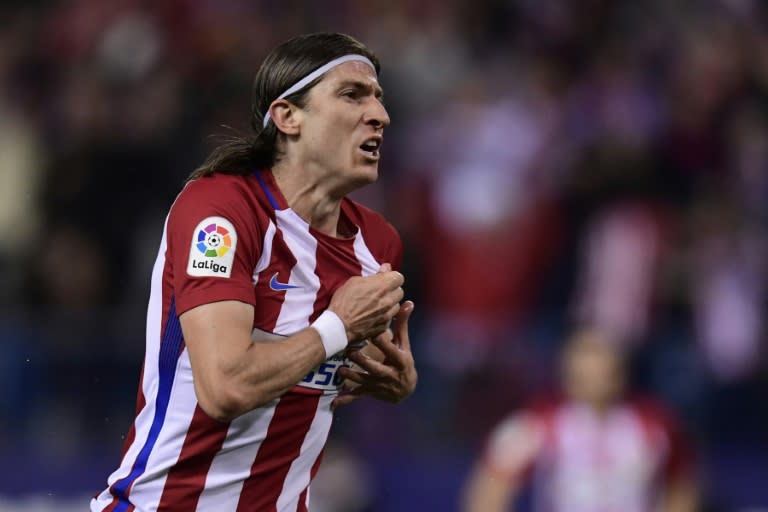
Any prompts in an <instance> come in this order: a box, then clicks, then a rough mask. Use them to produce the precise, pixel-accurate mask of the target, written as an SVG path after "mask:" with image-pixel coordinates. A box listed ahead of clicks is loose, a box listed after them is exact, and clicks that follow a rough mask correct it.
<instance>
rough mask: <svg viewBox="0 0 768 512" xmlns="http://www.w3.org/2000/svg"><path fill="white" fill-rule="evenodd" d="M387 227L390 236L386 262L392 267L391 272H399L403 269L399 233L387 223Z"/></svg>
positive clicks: (401, 242) (401, 241)
mask: <svg viewBox="0 0 768 512" xmlns="http://www.w3.org/2000/svg"><path fill="white" fill-rule="evenodd" d="M387 227H388V228H389V229H390V231H391V234H390V243H389V246H388V248H387V256H386V261H388V262H389V263H390V264H391V265H392V269H393V270H397V271H398V272H399V271H400V270H401V269H402V267H403V240H402V239H401V238H400V233H398V232H397V230H396V229H395V228H394V226H392V225H391V224H389V223H387Z"/></svg>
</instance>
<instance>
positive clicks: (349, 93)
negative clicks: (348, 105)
mask: <svg viewBox="0 0 768 512" xmlns="http://www.w3.org/2000/svg"><path fill="white" fill-rule="evenodd" d="M341 95H342V96H343V97H344V98H349V99H351V100H358V99H360V93H359V92H358V91H356V90H354V89H349V90H346V91H342V92H341Z"/></svg>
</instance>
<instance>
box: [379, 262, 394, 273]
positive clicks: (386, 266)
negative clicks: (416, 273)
mask: <svg viewBox="0 0 768 512" xmlns="http://www.w3.org/2000/svg"><path fill="white" fill-rule="evenodd" d="M391 270H392V265H391V264H390V263H384V264H382V265H381V266H380V267H379V270H378V271H377V272H376V273H377V274H384V273H386V272H390V271H391Z"/></svg>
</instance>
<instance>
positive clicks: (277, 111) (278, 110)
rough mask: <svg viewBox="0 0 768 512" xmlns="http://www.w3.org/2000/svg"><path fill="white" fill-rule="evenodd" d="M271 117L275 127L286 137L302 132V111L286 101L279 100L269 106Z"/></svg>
mask: <svg viewBox="0 0 768 512" xmlns="http://www.w3.org/2000/svg"><path fill="white" fill-rule="evenodd" d="M269 115H270V117H271V118H272V122H273V123H275V127H277V129H278V130H279V131H281V132H283V133H284V134H286V135H298V134H299V132H300V131H301V115H300V109H299V108H298V107H297V106H296V105H294V104H293V103H291V102H290V101H288V100H285V99H278V100H275V101H273V102H272V104H271V105H270V106H269Z"/></svg>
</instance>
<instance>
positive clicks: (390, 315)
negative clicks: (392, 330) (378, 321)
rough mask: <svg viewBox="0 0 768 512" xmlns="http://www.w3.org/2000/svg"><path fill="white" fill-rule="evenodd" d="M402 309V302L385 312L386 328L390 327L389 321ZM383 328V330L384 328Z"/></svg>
mask: <svg viewBox="0 0 768 512" xmlns="http://www.w3.org/2000/svg"><path fill="white" fill-rule="evenodd" d="M399 311H400V304H397V303H395V305H394V306H392V307H391V308H389V309H388V310H387V312H386V313H385V315H384V316H385V321H384V329H386V328H388V327H389V322H391V321H392V319H393V318H395V316H396V315H397V313H398V312H399ZM384 329H382V331H383V330H384Z"/></svg>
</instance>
